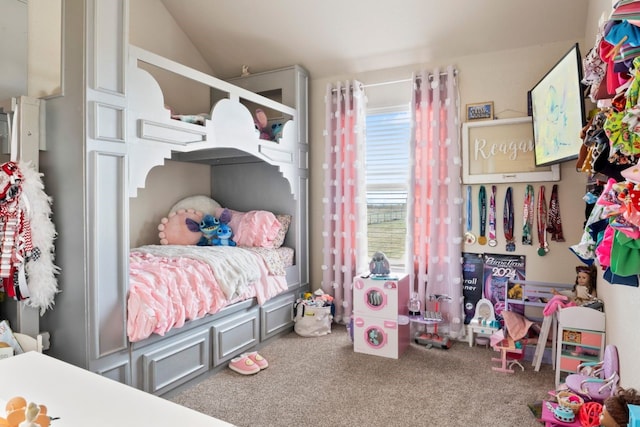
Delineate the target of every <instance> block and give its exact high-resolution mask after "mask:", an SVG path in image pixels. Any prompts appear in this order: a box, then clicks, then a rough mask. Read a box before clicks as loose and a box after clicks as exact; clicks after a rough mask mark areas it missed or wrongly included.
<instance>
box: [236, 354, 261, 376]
mask: <svg viewBox="0 0 640 427" xmlns="http://www.w3.org/2000/svg"><path fill="white" fill-rule="evenodd" d="M268 366H269V363H268V362H267V359H265V358H264V357H262V356H260V355H259V354H258V352H257V351H252V352H251V353H243V354H241V355H240V356H238V357H236V358H234V359H231V362H229V369H231V370H232V371H236V372H237V373H239V374H242V375H253V374H257V373H258V372H260V371H261V370H263V369H266V368H267V367H268Z"/></svg>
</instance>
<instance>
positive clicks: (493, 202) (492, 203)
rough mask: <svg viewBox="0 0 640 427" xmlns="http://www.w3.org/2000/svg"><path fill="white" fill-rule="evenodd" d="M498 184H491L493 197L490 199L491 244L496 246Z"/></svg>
mask: <svg viewBox="0 0 640 427" xmlns="http://www.w3.org/2000/svg"><path fill="white" fill-rule="evenodd" d="M497 244H498V241H497V240H496V186H495V185H492V186H491V198H490V199H489V246H492V247H493V246H496V245H497Z"/></svg>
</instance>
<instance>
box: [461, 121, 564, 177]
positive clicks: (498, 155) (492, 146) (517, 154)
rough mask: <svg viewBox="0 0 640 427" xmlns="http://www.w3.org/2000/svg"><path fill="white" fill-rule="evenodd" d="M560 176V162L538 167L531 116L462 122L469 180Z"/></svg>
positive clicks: (464, 171) (464, 161)
mask: <svg viewBox="0 0 640 427" xmlns="http://www.w3.org/2000/svg"><path fill="white" fill-rule="evenodd" d="M559 180H560V165H558V164H555V165H549V166H542V167H536V164H535V154H534V143H533V126H532V120H531V117H518V118H514V119H500V120H486V121H482V120H479V121H477V122H476V121H472V122H467V123H464V124H463V125H462V181H463V182H464V183H465V184H488V183H505V182H537V181H559Z"/></svg>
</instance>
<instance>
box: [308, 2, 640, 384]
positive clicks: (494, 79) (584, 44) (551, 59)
mask: <svg viewBox="0 0 640 427" xmlns="http://www.w3.org/2000/svg"><path fill="white" fill-rule="evenodd" d="M589 7H590V9H589V19H590V22H589V25H588V32H587V34H586V35H585V40H567V41H565V42H558V43H553V44H547V45H537V46H532V47H530V48H527V49H518V50H510V51H503V52H496V53H492V54H488V55H485V54H483V55H477V56H466V57H459V58H449V59H442V60H440V61H439V62H438V63H429V64H416V65H414V66H411V67H403V68H389V69H385V70H379V71H375V72H368V73H362V74H357V75H341V76H334V77H331V78H327V79H318V80H312V82H311V88H310V93H311V98H310V99H311V101H310V102H311V105H310V112H311V114H310V135H311V136H310V140H311V152H310V161H311V185H310V199H309V200H310V205H311V206H310V209H309V212H310V214H311V218H310V219H311V224H310V259H311V266H310V269H311V270H310V271H311V284H312V287H313V288H314V289H316V288H319V287H320V284H321V281H322V271H321V264H322V224H323V222H322V203H321V200H322V197H323V184H322V183H323V169H322V163H323V161H324V148H323V146H324V136H323V130H324V111H325V108H324V93H325V88H326V85H327V83H329V82H334V81H337V80H344V79H357V80H359V81H361V82H362V83H364V84H365V85H367V84H372V83H379V82H385V81H395V80H402V79H406V78H409V77H410V76H411V74H412V72H414V71H417V70H419V69H421V68H426V69H433V68H435V67H436V66H439V67H444V66H446V65H449V64H453V65H454V66H456V68H457V69H458V70H459V87H460V95H461V105H462V106H464V105H465V104H467V103H475V102H484V101H493V102H494V107H495V112H496V115H497V117H498V118H510V117H522V116H526V114H527V113H526V111H527V100H526V94H527V91H528V90H530V89H531V88H532V87H533V86H534V85H535V84H536V83H537V82H538V81H539V80H540V78H541V77H542V76H543V75H544V74H545V73H546V71H548V70H549V69H550V68H551V67H552V66H553V65H554V64H555V63H556V62H557V61H558V60H559V59H560V58H561V57H562V56H563V55H564V54H565V53H566V52H567V51H568V50H569V48H570V47H571V46H572V44H573V43H575V42H579V43H580V49H581V53H582V54H583V55H584V54H585V53H586V52H587V51H588V50H589V49H590V48H591V47H592V46H593V43H594V41H595V30H596V29H597V20H598V18H599V17H600V15H601V13H602V12H604V11H607V12H606V16H608V10H609V9H610V7H611V3H610V1H608V0H592V1H591V2H590V4H589ZM593 19H595V23H591V20H593ZM392 65H393V64H389V66H390V67H391V66H392ZM312 77H313V76H312ZM392 88H393V89H391V86H387V87H385V89H384V90H383V89H378V88H371V89H367V93H368V92H369V91H371V95H370V96H369V97H370V99H371V100H372V101H373V103H375V104H379V103H380V102H381V99H380V97H382V96H385V95H384V94H383V92H386V93H387V95H389V96H390V95H393V96H394V101H391V103H392V104H393V103H397V102H399V101H398V100H399V99H400V98H398V96H399V95H398V94H399V92H401V91H408V90H410V86H409V85H407V84H398V85H394V86H393V87H392ZM409 97H410V94H407V95H406V100H407V101H408V100H409V99H410V98H409ZM407 101H405V102H407ZM461 120H464V118H463V116H462V115H461ZM586 179H587V177H586V175H584V174H582V173H578V172H576V170H575V161H569V162H565V163H563V164H562V165H561V181H560V182H558V183H557V184H559V199H560V211H561V216H562V221H563V231H564V236H565V239H566V242H564V243H558V242H549V243H550V248H551V250H550V252H549V254H547V255H546V256H545V257H540V256H538V255H537V253H536V249H537V247H536V246H533V247H523V246H522V245H517V249H516V252H515V253H516V254H523V255H525V256H526V262H527V271H526V277H527V279H528V280H536V281H548V282H563V283H574V280H575V275H576V273H575V266H577V265H581V264H582V263H581V262H580V260H579V259H578V258H577V257H576V256H575V255H573V253H572V252H570V251H569V249H568V248H569V246H571V245H573V244H576V243H578V242H579V241H580V238H581V236H582V230H583V229H582V227H583V222H584V220H585V214H584V210H585V204H584V202H583V200H582V196H583V195H584V194H585V186H586ZM541 184H545V186H546V191H547V201H548V200H549V195H550V192H551V186H552V185H553V184H554V183H534V188H535V189H536V194H537V192H538V189H539V186H540V185H541ZM509 185H510V186H512V187H513V190H514V204H515V206H516V218H517V220H516V224H520V226H521V224H522V219H521V218H519V217H518V215H520V217H521V215H522V203H523V199H524V187H525V184H498V194H502V195H504V194H505V190H506V187H507V186H509ZM474 194H477V186H476V190H475V193H474ZM497 203H498V206H497V209H498V212H501V209H502V201H501V200H499V201H498V202H497ZM476 223H477V222H476ZM476 227H477V225H476ZM516 233H517V237H518V238H520V237H521V233H518V230H516ZM534 242H537V239H536V236H534ZM501 246H503V245H500V246H499V247H498V248H496V249H495V252H498V253H505V252H504V248H501ZM485 248H486V247H485ZM486 249H487V250H486V252H492V251H491V249H490V248H486ZM464 250H465V251H468V252H483V247H481V246H479V245H477V244H476V245H472V246H469V247H465V248H464ZM598 294H599V295H600V296H601V297H602V298H603V299H604V301H605V304H606V309H607V312H606V315H607V342H608V343H612V344H616V345H617V346H618V349H619V351H620V360H621V371H622V384H623V385H625V386H630V387H636V388H639V387H640V372H639V371H634V370H633V368H632V363H633V361H635V360H639V359H640V345H639V344H640V332H638V329H637V328H635V325H636V324H637V320H638V315H637V314H636V313H637V307H638V306H639V304H638V302H639V300H640V291H639V290H638V289H637V288H629V287H624V286H612V285H610V284H608V283H607V282H606V281H604V280H603V279H602V277H600V278H599V281H598Z"/></svg>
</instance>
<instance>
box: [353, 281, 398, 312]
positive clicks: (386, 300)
mask: <svg viewBox="0 0 640 427" xmlns="http://www.w3.org/2000/svg"><path fill="white" fill-rule="evenodd" d="M408 304H409V276H407V275H403V276H402V277H401V278H399V279H398V278H395V279H377V278H376V279H372V278H367V279H363V278H361V277H358V278H356V280H355V283H354V285H353V311H354V312H355V313H358V314H361V315H364V316H376V317H382V318H385V319H397V317H398V315H400V314H403V315H406V314H407V313H408V311H409V306H408Z"/></svg>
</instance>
